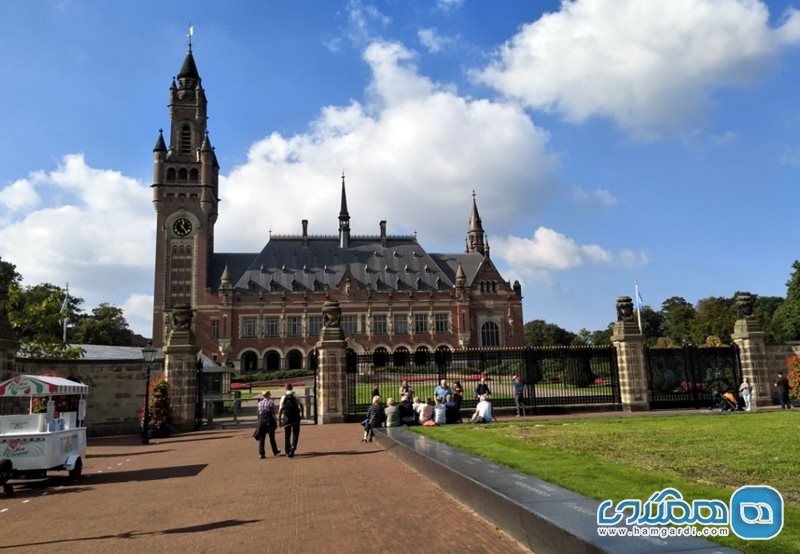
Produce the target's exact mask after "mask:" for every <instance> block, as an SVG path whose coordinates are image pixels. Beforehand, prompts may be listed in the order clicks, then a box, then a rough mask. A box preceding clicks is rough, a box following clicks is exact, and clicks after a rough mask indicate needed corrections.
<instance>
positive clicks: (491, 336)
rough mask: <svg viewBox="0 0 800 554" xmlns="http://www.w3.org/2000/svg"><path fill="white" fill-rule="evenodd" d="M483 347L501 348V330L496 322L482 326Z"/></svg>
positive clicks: (489, 322)
mask: <svg viewBox="0 0 800 554" xmlns="http://www.w3.org/2000/svg"><path fill="white" fill-rule="evenodd" d="M481 346H500V328H499V327H498V326H497V323H495V322H494V321H487V322H486V323H484V324H483V325H481Z"/></svg>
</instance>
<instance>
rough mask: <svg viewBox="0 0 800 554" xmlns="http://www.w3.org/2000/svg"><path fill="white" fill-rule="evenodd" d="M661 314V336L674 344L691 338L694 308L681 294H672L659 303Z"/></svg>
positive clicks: (679, 343)
mask: <svg viewBox="0 0 800 554" xmlns="http://www.w3.org/2000/svg"><path fill="white" fill-rule="evenodd" d="M661 315H662V317H663V318H664V323H663V325H662V326H661V336H664V337H669V338H670V339H672V343H673V344H675V345H681V344H683V343H685V342H688V341H690V340H692V322H693V321H694V317H695V309H694V306H692V305H691V304H690V303H689V302H687V301H686V300H685V299H684V298H683V297H681V296H672V297H670V298H667V299H666V300H664V302H663V303H662V304H661Z"/></svg>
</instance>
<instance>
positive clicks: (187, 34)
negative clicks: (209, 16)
mask: <svg viewBox="0 0 800 554" xmlns="http://www.w3.org/2000/svg"><path fill="white" fill-rule="evenodd" d="M192 35H194V25H192V24H191V23H189V32H188V33H186V38H187V40H188V46H189V52H191V51H192Z"/></svg>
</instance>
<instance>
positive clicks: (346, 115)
mask: <svg viewBox="0 0 800 554" xmlns="http://www.w3.org/2000/svg"><path fill="white" fill-rule="evenodd" d="M364 59H365V61H366V62H367V64H368V65H369V67H370V69H371V71H372V81H371V84H370V86H369V88H368V98H369V102H368V103H367V104H361V103H359V102H355V101H354V102H352V103H351V104H350V105H347V106H328V107H326V108H324V109H323V110H322V111H321V114H320V116H319V117H318V119H317V120H316V121H314V122H313V123H312V125H311V126H310V130H309V131H308V132H307V133H303V134H297V135H292V136H282V135H281V134H278V133H273V134H272V135H270V136H269V137H267V138H265V139H263V140H261V141H259V142H257V143H256V144H254V145H253V146H252V148H251V149H250V151H249V153H248V159H247V162H246V163H244V164H243V165H241V166H239V167H235V168H233V170H232V171H231V172H230V174H228V175H227V177H225V178H224V179H222V180H221V183H220V191H221V195H222V196H223V198H224V203H223V204H221V205H220V217H219V220H218V222H217V245H218V246H217V248H218V250H220V249H222V250H228V251H248V250H249V251H256V250H258V249H260V248H261V247H262V246H263V244H264V243H265V242H266V240H267V230H268V229H270V228H271V229H272V230H273V231H274V232H276V233H299V232H300V220H301V219H304V218H305V219H308V220H309V221H310V223H309V232H311V233H335V232H336V228H337V224H338V221H337V216H338V201H339V194H340V181H339V177H338V175H339V174H340V172H341V171H342V169H343V168H344V170H345V172H346V174H347V193H348V206H349V210H350V215H351V217H352V220H351V226H352V227H353V232H354V233H359V234H365V233H369V234H377V232H378V221H379V220H381V219H387V220H388V226H389V231H390V232H392V233H411V232H413V231H414V230H417V231H418V232H419V240H420V242H422V244H424V245H425V246H426V248H427V249H428V250H431V251H436V250H446V251H459V250H460V248H461V246H462V244H463V240H464V235H465V233H466V229H467V219H468V216H469V210H470V202H471V198H470V193H471V191H472V189H475V190H476V191H477V194H478V205H479V208H480V210H481V216H482V218H483V221H484V227H485V228H486V230H487V232H489V233H491V234H492V235H493V236H502V235H504V234H506V233H507V232H508V230H509V226H510V222H511V221H515V220H517V221H519V220H525V219H530V218H531V217H533V216H534V215H535V214H536V213H537V212H538V211H539V210H541V209H543V208H544V207H545V206H546V205H547V202H548V199H549V197H550V195H551V194H552V191H553V189H554V187H555V186H557V179H558V159H557V157H556V156H555V155H554V154H552V153H551V152H549V151H548V138H549V137H548V135H547V133H545V132H544V131H542V130H541V129H539V128H537V127H536V126H535V125H534V124H533V123H532V122H531V120H530V118H529V117H528V116H527V115H526V114H525V112H524V111H523V110H522V109H521V108H520V107H518V106H516V105H515V104H509V103H504V102H492V101H488V100H473V99H468V98H465V97H462V96H459V95H458V93H457V92H456V91H455V90H453V89H452V87H449V86H446V85H442V84H439V83H436V82H433V81H432V80H430V79H429V78H427V77H425V76H423V75H420V74H419V72H418V69H417V67H416V65H415V63H414V56H413V53H412V52H410V51H409V50H407V49H406V48H405V47H403V46H402V45H400V44H397V43H382V42H380V43H378V42H376V43H372V44H371V45H370V46H369V47H368V48H367V49H366V50H365V53H364ZM509 198H513V199H514V200H515V201H514V202H509V201H508V199H509ZM243 222H248V223H247V224H243Z"/></svg>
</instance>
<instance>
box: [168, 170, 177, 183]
mask: <svg viewBox="0 0 800 554" xmlns="http://www.w3.org/2000/svg"><path fill="white" fill-rule="evenodd" d="M174 182H175V168H174V167H170V168H169V169H168V170H167V183H174Z"/></svg>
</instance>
